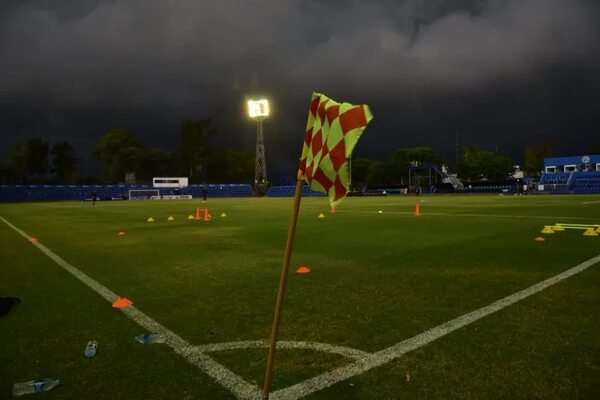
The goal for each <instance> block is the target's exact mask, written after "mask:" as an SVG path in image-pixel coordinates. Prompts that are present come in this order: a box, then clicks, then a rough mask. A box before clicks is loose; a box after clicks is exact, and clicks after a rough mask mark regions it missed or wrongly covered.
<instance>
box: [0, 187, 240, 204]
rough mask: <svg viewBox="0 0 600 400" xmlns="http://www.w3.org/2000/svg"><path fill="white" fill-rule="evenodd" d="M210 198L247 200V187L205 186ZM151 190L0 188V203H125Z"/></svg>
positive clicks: (188, 191) (196, 192) (185, 191)
mask: <svg viewBox="0 0 600 400" xmlns="http://www.w3.org/2000/svg"><path fill="white" fill-rule="evenodd" d="M204 186H205V185H189V186H188V187H187V188H182V189H180V190H179V194H181V195H192V196H193V197H202V188H203V187H204ZM206 187H207V189H208V196H209V197H250V196H252V187H251V186H250V185H248V184H221V185H218V184H211V185H206ZM149 189H154V188H153V186H152V185H149V184H148V185H146V184H131V185H124V184H121V185H0V201H51V200H87V199H91V198H92V193H96V194H97V195H98V198H99V199H100V200H117V199H127V198H128V197H129V191H130V190H149ZM159 192H160V194H161V195H171V194H174V190H173V189H172V188H161V189H159Z"/></svg>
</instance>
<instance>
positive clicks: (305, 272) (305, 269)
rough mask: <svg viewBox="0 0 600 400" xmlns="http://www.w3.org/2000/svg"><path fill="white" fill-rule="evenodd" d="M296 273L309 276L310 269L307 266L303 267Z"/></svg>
mask: <svg viewBox="0 0 600 400" xmlns="http://www.w3.org/2000/svg"><path fill="white" fill-rule="evenodd" d="M296 272H297V273H299V274H308V273H309V272H310V268H308V267H307V266H305V265H302V266H301V267H300V268H298V269H297V270H296Z"/></svg>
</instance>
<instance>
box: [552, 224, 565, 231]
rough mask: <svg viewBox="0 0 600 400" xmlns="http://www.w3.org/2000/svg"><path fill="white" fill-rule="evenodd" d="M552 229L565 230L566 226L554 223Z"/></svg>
mask: <svg viewBox="0 0 600 400" xmlns="http://www.w3.org/2000/svg"><path fill="white" fill-rule="evenodd" d="M552 230H553V231H554V232H564V230H565V228H563V227H562V225H554V226H553V227H552Z"/></svg>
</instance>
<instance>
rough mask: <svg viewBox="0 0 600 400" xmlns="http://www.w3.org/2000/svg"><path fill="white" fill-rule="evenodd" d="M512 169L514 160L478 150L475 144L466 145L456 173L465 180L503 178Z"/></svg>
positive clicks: (507, 175)
mask: <svg viewBox="0 0 600 400" xmlns="http://www.w3.org/2000/svg"><path fill="white" fill-rule="evenodd" d="M513 171H514V162H513V160H511V159H510V158H509V157H507V156H503V155H498V154H496V153H494V152H491V151H484V150H480V149H479V147H477V146H468V147H466V148H465V153H464V156H463V159H462V161H461V163H460V164H459V165H458V174H459V176H460V177H461V178H462V179H465V180H470V181H474V180H480V179H489V180H504V179H506V178H508V177H509V176H510V174H511V173H512V172H513Z"/></svg>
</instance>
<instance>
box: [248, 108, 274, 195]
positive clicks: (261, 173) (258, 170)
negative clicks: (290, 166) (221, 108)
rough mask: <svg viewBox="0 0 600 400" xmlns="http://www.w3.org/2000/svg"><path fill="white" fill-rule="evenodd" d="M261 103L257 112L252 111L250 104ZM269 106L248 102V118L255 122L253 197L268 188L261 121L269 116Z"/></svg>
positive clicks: (261, 193)
mask: <svg viewBox="0 0 600 400" xmlns="http://www.w3.org/2000/svg"><path fill="white" fill-rule="evenodd" d="M253 103H254V104H257V103H263V105H262V107H259V110H260V111H259V112H256V111H253V108H252V104H253ZM268 110H269V105H268V102H267V101H266V100H258V101H253V100H250V101H248V111H249V114H250V118H252V119H254V120H255V121H256V160H255V163H254V195H255V196H263V195H264V194H265V193H266V192H267V189H268V187H269V181H268V179H267V160H266V157H265V142H264V133H263V120H264V119H265V118H266V117H267V116H268V115H269V111H268Z"/></svg>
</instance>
